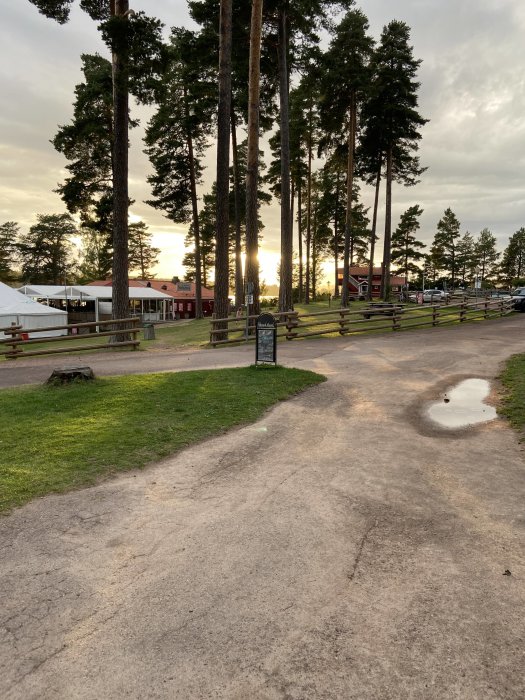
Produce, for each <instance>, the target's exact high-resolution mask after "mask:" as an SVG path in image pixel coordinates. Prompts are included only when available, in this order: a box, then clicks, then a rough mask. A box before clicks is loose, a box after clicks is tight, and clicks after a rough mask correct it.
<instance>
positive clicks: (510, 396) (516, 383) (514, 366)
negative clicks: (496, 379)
mask: <svg viewBox="0 0 525 700" xmlns="http://www.w3.org/2000/svg"><path fill="white" fill-rule="evenodd" d="M500 379H501V383H502V384H503V386H504V388H505V392H504V397H503V401H502V405H501V407H500V409H499V412H500V413H501V414H502V415H504V416H505V417H506V418H507V419H508V420H509V422H510V424H511V425H512V426H513V427H514V428H515V429H516V430H517V431H518V432H519V434H520V439H521V440H522V441H525V354H524V355H514V356H513V357H511V358H510V360H509V361H508V362H507V365H506V367H505V370H504V371H503V373H502V375H501V377H500Z"/></svg>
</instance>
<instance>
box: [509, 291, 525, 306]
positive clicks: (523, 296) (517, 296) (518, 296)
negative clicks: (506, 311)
mask: <svg viewBox="0 0 525 700" xmlns="http://www.w3.org/2000/svg"><path fill="white" fill-rule="evenodd" d="M511 297H512V299H513V300H514V308H515V310H516V311H525V287H518V288H517V289H515V290H514V291H513V292H512V294H511Z"/></svg>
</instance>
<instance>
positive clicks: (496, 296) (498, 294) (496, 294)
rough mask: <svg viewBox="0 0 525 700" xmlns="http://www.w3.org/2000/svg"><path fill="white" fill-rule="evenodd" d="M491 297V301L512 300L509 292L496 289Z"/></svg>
mask: <svg viewBox="0 0 525 700" xmlns="http://www.w3.org/2000/svg"><path fill="white" fill-rule="evenodd" d="M489 297H490V298H491V299H510V298H511V296H510V294H509V293H508V292H503V291H501V290H500V289H496V290H495V291H493V292H490V294H489Z"/></svg>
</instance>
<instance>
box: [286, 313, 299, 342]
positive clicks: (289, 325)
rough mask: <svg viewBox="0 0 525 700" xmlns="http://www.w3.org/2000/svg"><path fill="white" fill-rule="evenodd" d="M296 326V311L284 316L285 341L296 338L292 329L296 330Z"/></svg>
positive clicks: (297, 322)
mask: <svg viewBox="0 0 525 700" xmlns="http://www.w3.org/2000/svg"><path fill="white" fill-rule="evenodd" d="M298 324H299V321H298V318H297V311H288V313H287V314H286V340H293V339H294V338H295V337H296V336H297V332H296V331H294V328H297V326H298Z"/></svg>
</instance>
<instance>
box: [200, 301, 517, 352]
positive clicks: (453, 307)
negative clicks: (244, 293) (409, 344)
mask: <svg viewBox="0 0 525 700" xmlns="http://www.w3.org/2000/svg"><path fill="white" fill-rule="evenodd" d="M512 310H513V301H512V299H480V300H479V301H470V300H469V301H462V302H459V303H454V302H452V303H451V302H449V303H447V304H431V305H428V306H414V305H403V304H398V303H395V304H392V305H391V306H389V307H386V306H381V305H379V304H374V303H371V304H368V305H367V306H364V307H361V308H360V309H355V310H353V309H334V310H331V311H320V312H318V313H310V314H309V313H305V314H299V313H298V312H297V311H287V312H281V313H278V314H274V316H275V317H276V318H277V337H278V338H286V340H296V339H299V338H309V337H313V336H320V335H333V334H335V333H338V334H339V335H350V334H352V333H363V332H364V331H366V332H368V331H378V330H383V331H384V330H391V331H400V330H403V329H405V328H420V327H424V326H431V327H432V326H433V327H436V326H441V325H445V324H450V323H458V322H459V323H464V322H466V321H474V320H486V319H489V318H495V317H497V316H504V315H506V314H508V313H510V312H511V311H512ZM256 319H257V316H248V319H247V318H246V316H242V317H240V318H238V317H235V318H233V317H232V318H219V319H217V318H213V319H211V330H210V345H212V346H213V347H216V346H218V345H227V344H233V343H242V342H251V341H254V340H255V323H256Z"/></svg>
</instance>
